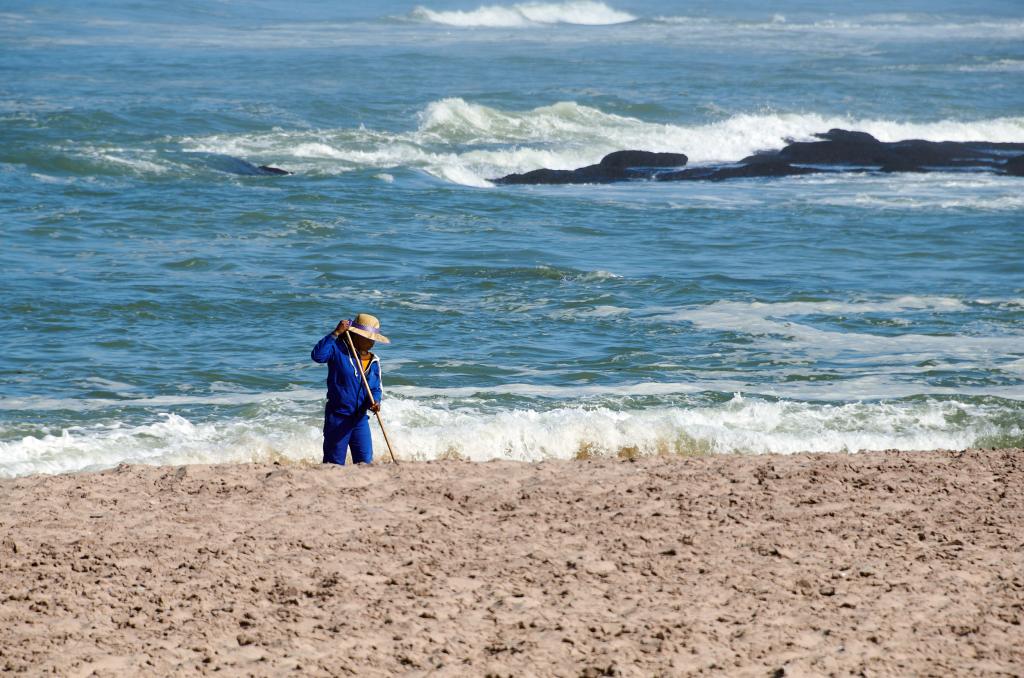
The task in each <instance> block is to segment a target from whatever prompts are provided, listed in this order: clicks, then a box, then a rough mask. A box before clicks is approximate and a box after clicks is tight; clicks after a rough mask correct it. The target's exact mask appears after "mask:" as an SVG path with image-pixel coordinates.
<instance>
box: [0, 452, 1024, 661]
mask: <svg viewBox="0 0 1024 678" xmlns="http://www.w3.org/2000/svg"><path fill="white" fill-rule="evenodd" d="M0 497H2V498H3V501H2V502H0V622H2V623H0V648H2V650H0V671H4V672H6V671H13V672H17V671H28V672H31V673H43V672H49V671H55V672H57V673H59V674H61V675H83V676H84V675H91V674H93V673H96V674H98V675H112V674H123V673H140V674H144V675H161V674H163V675H166V674H169V673H174V672H180V671H191V672H197V673H201V674H207V673H213V672H217V673H221V674H223V675H235V674H240V673H254V674H257V675H265V674H269V673H281V672H285V671H298V672H301V673H303V674H309V675H395V674H402V675H427V674H428V673H430V674H432V675H433V674H440V675H467V674H469V675H484V674H487V673H492V674H495V675H523V674H526V675H534V674H545V675H564V676H580V675H593V676H597V675H624V676H632V675H636V676H641V675H643V676H647V675H679V674H695V673H696V674H706V675H822V674H828V673H857V672H865V673H883V674H890V675H892V674H904V675H907V674H927V673H933V674H961V675H965V674H970V675H1014V674H1017V673H1019V671H1020V670H1021V667H1024V643H1022V642H1021V641H1022V639H1024V627H1022V623H1024V450H1021V449H1000V450H967V451H960V452H950V451H925V452H859V453H855V454H842V453H826V454H816V453H805V454H792V455H756V456H754V455H750V456H745V455H707V456H695V457H686V458H668V457H646V458H638V459H633V460H628V459H627V460H621V459H590V460H582V461H573V460H561V461H544V462H529V463H521V462H506V461H491V462H460V461H434V462H410V463H404V464H401V465H399V466H394V465H391V464H379V465H375V466H371V467H359V468H357V467H352V466H348V467H344V468H328V467H323V466H321V465H304V464H284V465H276V464H225V465H210V466H207V465H197V466H183V467H149V466H120V467H118V468H115V469H110V470H106V471H101V472H95V473H77V474H69V475H56V476H23V477H18V478H12V479H4V480H0ZM780 671H781V673H780Z"/></svg>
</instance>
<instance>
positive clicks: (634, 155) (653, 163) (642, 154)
mask: <svg viewBox="0 0 1024 678" xmlns="http://www.w3.org/2000/svg"><path fill="white" fill-rule="evenodd" d="M688 161H689V158H687V157H686V156H685V155H683V154H682V153H652V152H650V151H615V152H614V153H609V154H608V155H606V156H604V157H603V158H601V163H600V166H601V167H604V168H606V169H608V170H613V169H618V170H624V169H629V168H647V167H682V166H684V165H685V164H686V163H687V162H688Z"/></svg>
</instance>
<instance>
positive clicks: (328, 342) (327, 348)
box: [309, 320, 349, 363]
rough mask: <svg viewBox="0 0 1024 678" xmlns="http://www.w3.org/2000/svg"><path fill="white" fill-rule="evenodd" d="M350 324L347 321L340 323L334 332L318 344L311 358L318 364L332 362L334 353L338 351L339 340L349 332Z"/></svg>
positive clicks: (311, 353)
mask: <svg viewBox="0 0 1024 678" xmlns="http://www.w3.org/2000/svg"><path fill="white" fill-rule="evenodd" d="M348 324H349V323H348V321H347V320H342V321H341V322H340V323H338V326H337V327H335V328H334V331H333V332H331V333H330V334H328V335H327V336H326V337H324V338H323V339H321V340H320V341H318V342H317V343H316V346H314V347H313V350H312V351H310V353H309V357H310V358H312V359H313V360H314V362H318V363H325V362H327V361H328V360H330V359H331V356H332V355H334V352H335V351H336V350H338V344H337V339H338V337H340V336H341V335H342V334H344V333H345V332H347V331H348Z"/></svg>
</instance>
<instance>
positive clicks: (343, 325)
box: [331, 320, 350, 339]
mask: <svg viewBox="0 0 1024 678" xmlns="http://www.w3.org/2000/svg"><path fill="white" fill-rule="evenodd" d="M349 324H350V323H349V321H347V320H342V321H341V322H340V323H338V326H337V327H335V328H334V331H333V332H331V334H333V335H334V338H335V339H337V338H338V337H340V336H341V335H343V334H345V333H346V332H348V326H349Z"/></svg>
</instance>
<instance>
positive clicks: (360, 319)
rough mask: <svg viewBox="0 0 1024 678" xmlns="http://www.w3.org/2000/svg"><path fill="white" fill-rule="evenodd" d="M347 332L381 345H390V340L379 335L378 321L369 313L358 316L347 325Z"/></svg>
mask: <svg viewBox="0 0 1024 678" xmlns="http://www.w3.org/2000/svg"><path fill="white" fill-rule="evenodd" d="M348 331H349V332H352V333H354V334H358V335H359V336H361V337H366V338H367V339H372V340H373V341H379V342H380V343H382V344H390V343H391V340H390V339H388V338H387V337H385V336H384V335H383V334H381V333H380V321H379V320H377V318H376V317H375V316H372V315H370V314H369V313H360V314H358V315H357V316H356V319H355V320H353V321H351V322H350V323H349V326H348Z"/></svg>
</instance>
